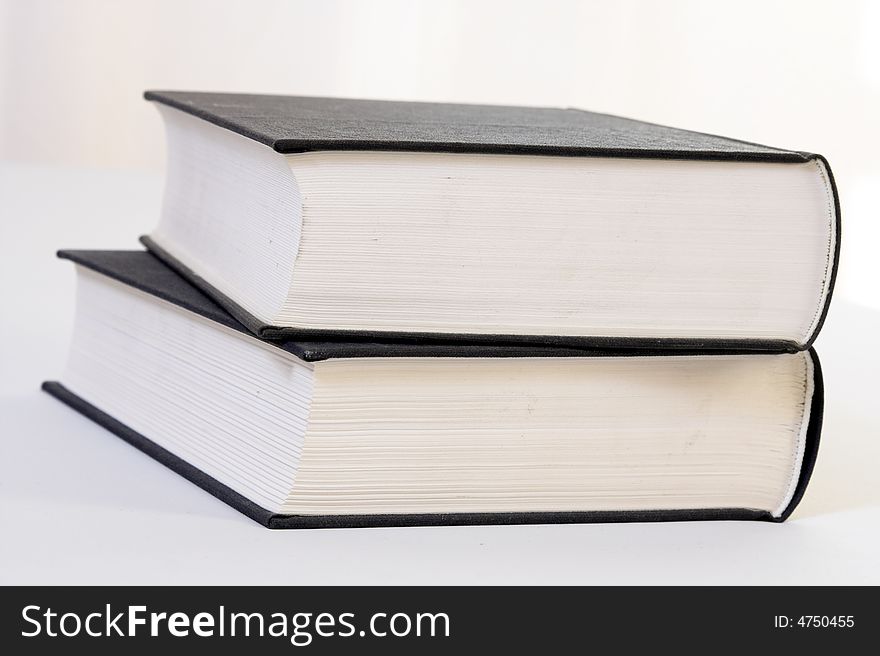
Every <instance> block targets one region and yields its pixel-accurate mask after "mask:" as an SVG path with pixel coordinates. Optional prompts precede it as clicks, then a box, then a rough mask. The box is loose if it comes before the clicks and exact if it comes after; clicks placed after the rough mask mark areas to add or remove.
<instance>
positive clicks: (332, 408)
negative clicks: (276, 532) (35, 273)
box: [44, 251, 822, 528]
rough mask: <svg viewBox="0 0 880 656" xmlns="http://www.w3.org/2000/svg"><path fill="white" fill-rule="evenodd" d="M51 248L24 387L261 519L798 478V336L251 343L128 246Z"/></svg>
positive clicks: (460, 509)
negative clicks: (762, 339)
mask: <svg viewBox="0 0 880 656" xmlns="http://www.w3.org/2000/svg"><path fill="white" fill-rule="evenodd" d="M60 256H61V257H63V258H66V259H69V260H72V261H73V262H75V263H76V264H77V271H78V291H77V314H76V322H75V331H74V337H73V343H72V347H71V355H70V360H69V363H68V366H67V369H66V372H65V373H64V375H63V378H62V380H61V382H49V383H46V384H44V389H45V390H46V391H47V392H49V393H50V394H52V395H53V396H55V397H56V398H58V399H59V400H61V401H63V402H64V403H66V404H68V405H70V406H71V407H73V408H74V409H76V410H78V411H79V412H81V413H82V414H84V415H85V416H87V417H89V418H90V419H92V420H94V421H96V422H98V423H100V424H101V425H103V426H104V427H105V428H107V429H108V430H110V431H111V432H113V433H115V434H116V435H118V436H119V437H121V438H123V439H124V440H126V441H128V442H129V443H131V444H132V445H134V446H135V447H137V448H139V449H140V450H142V451H144V452H145V453H147V454H148V455H150V456H152V457H154V458H156V459H157V460H159V461H160V462H162V463H164V464H165V465H167V466H168V467H170V468H171V469H173V470H174V471H176V472H178V473H179V474H181V475H183V476H185V477H186V478H188V479H189V480H190V481H192V482H194V483H195V484H197V485H199V486H200V487H202V488H203V489H205V490H207V491H209V492H210V493H212V494H214V495H215V496H217V497H218V498H220V499H222V500H223V501H225V502H227V503H229V504H230V505H232V506H234V507H235V508H237V509H238V510H240V511H242V512H243V513H245V514H246V515H248V516H249V517H251V518H252V519H254V520H256V521H258V522H260V523H261V524H263V525H265V526H268V527H271V528H295V527H344V526H396V525H432V524H475V523H550V522H582V521H583V522H586V521H630V520H633V521H649V520H691V519H755V520H772V521H781V520H783V519H785V518H786V517H787V516H788V515H789V514H790V513H791V512H792V510H793V509H794V507H795V506H796V505H797V503H798V501H799V500H800V499H801V497H802V495H803V493H804V490H805V488H806V485H807V481H808V480H809V477H810V473H811V471H812V466H813V462H814V459H815V456H816V450H817V448H818V441H819V432H820V428H821V419H822V376H821V372H820V368H819V362H818V360H817V358H816V354H815V352H814V351H813V350H812V349H810V350H809V351H802V352H796V353H791V354H785V353H783V354H764V353H761V354H747V355H736V356H729V355H717V354H716V355H704V354H698V353H694V352H685V351H682V352H681V353H680V354H678V355H672V356H670V355H659V354H657V353H651V352H648V351H645V352H638V351H635V352H632V351H630V352H628V355H627V356H625V357H609V355H612V354H613V353H610V352H608V351H591V350H588V349H579V348H572V347H552V346H543V345H512V344H499V345H492V346H489V345H474V344H467V343H457V342H454V341H450V342H439V341H438V342H427V343H415V342H412V343H395V342H382V341H376V340H367V339H361V340H355V339H352V340H350V341H337V342H328V341H325V342H307V341H267V340H263V339H260V338H259V337H257V336H255V335H253V334H252V333H251V332H250V331H248V330H247V329H246V328H245V327H244V326H243V325H242V324H240V323H239V322H238V321H237V320H236V319H234V318H233V317H232V316H231V315H230V314H228V313H227V312H226V311H225V310H224V309H223V308H221V307H220V306H219V305H217V304H216V303H215V302H214V301H213V300H211V299H210V298H209V297H207V296H206V295H204V294H203V293H202V292H201V291H200V290H198V289H197V288H195V287H194V286H192V285H191V284H190V283H189V282H187V281H186V280H185V279H184V278H182V277H181V276H179V275H178V274H177V273H175V272H174V271H172V270H171V269H170V268H168V267H167V266H165V265H164V264H162V263H161V262H160V261H159V260H158V259H157V258H155V257H154V256H153V255H151V254H149V253H147V252H101V251H67V252H61V253H60ZM618 355H619V354H618ZM182 503H183V502H182Z"/></svg>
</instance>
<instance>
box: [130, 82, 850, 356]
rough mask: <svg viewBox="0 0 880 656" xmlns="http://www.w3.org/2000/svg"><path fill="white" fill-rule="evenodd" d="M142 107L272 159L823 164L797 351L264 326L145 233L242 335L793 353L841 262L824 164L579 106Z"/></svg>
mask: <svg viewBox="0 0 880 656" xmlns="http://www.w3.org/2000/svg"><path fill="white" fill-rule="evenodd" d="M144 97H145V98H146V99H147V100H151V101H155V102H158V103H162V104H164V105H167V106H169V107H174V108H176V109H178V110H181V111H184V112H187V113H189V114H192V115H193V116H196V117H198V118H201V119H203V120H205V121H208V122H210V123H213V124H215V125H218V126H220V127H223V128H226V129H228V130H232V131H233V132H237V133H238V134H241V135H244V136H246V137H249V138H251V139H254V140H255V141H258V142H260V143H262V144H265V145H267V146H269V147H271V148H273V149H274V150H276V151H277V152H279V153H299V152H306V151H316V150H393V151H422V152H424V151H430V152H457V153H496V154H499V153H500V154H523V155H525V154H532V155H534V154H537V155H556V156H581V157H633V158H652V159H683V160H721V161H762V162H792V163H802V162H807V161H810V160H821V162H822V163H823V164H824V166H825V169H826V171H827V173H828V179H829V182H830V185H831V189H832V195H833V200H834V207H835V222H836V234H837V235H838V238H837V239H836V240H835V243H834V244H833V245H831V246H829V248H832V247H833V250H834V253H833V264H832V266H831V267H830V268H829V271H828V272H827V275H828V277H829V286H828V294H827V296H826V299H825V304H824V306H823V308H822V310H821V313H820V317H819V320H818V322H817V324H816V329H815V331H814V332H813V334H812V335H811V336H810V338H809V339H808V340H807V341H806V342H805V343H803V344H799V343H796V342H789V341H780V340H775V339H759V338H753V339H752V338H741V339H699V338H689V337H683V338H627V337H601V336H599V337H596V336H592V337H591V336H581V337H560V336H546V335H541V336H529V335H473V334H425V333H404V332H400V333H396V332H395V333H384V332H371V331H328V330H317V329H313V330H305V329H297V328H290V327H284V326H274V325H270V324H266V323H264V322H263V321H261V320H260V319H258V318H257V317H254V316H253V315H252V314H250V313H249V312H248V311H247V310H245V309H244V308H242V307H241V306H240V305H239V304H238V303H236V302H235V301H233V300H232V299H230V298H229V297H228V296H226V295H225V294H223V293H222V292H220V291H219V290H217V289H216V288H215V287H214V286H212V285H211V284H210V283H208V282H207V281H206V280H204V279H203V278H201V277H200V276H199V275H198V274H197V273H195V272H194V271H192V270H191V269H189V268H188V267H187V266H185V265H183V264H182V263H181V262H179V261H178V260H177V259H176V258H175V257H174V256H172V255H171V254H169V253H168V252H167V251H165V250H164V249H162V248H161V247H160V246H159V245H158V244H156V243H155V242H154V241H153V240H152V239H150V238H149V237H142V238H141V241H142V242H143V243H144V245H145V246H146V247H147V248H149V249H150V250H151V251H153V252H154V253H155V254H156V255H157V256H158V257H160V258H161V259H162V260H163V261H164V262H165V263H166V264H168V265H169V266H171V267H173V268H174V269H175V270H177V272H178V273H179V274H181V275H182V276H184V277H186V278H187V279H188V280H189V281H190V282H192V283H193V284H195V285H197V286H198V287H200V288H201V289H202V290H204V291H205V292H206V293H207V294H208V295H210V296H211V298H213V299H214V300H215V301H216V302H217V303H219V304H220V305H222V306H223V307H224V308H225V309H226V310H227V311H228V312H229V313H230V314H232V315H233V316H234V317H235V318H236V319H237V320H238V321H240V322H241V323H243V324H244V325H245V326H246V327H247V328H248V329H250V330H251V332H253V333H255V334H256V335H259V336H260V337H263V338H266V339H279V340H288V339H294V340H318V341H324V340H330V341H336V340H343V341H345V340H349V339H350V340H354V341H361V340H383V339H391V340H396V341H406V340H418V341H422V340H433V341H449V342H473V343H478V344H497V343H510V344H551V345H556V346H568V347H574V348H596V349H608V348H612V349H628V348H632V349H649V350H650V349H662V350H671V349H674V350H676V351H678V350H684V351H707V352H708V351H712V352H739V353H747V352H769V353H794V352H797V351H800V350H804V349H806V348H809V347H810V346H811V345H812V343H813V341H814V340H815V338H816V336H817V335H818V333H819V331H820V330H821V328H822V324H823V323H824V321H825V316H826V315H827V313H828V307H829V305H830V303H831V296H832V292H833V289H834V282H835V279H836V276H837V262H838V259H839V254H840V237H839V235H840V203H839V201H838V196H837V188H836V186H835V182H834V176H833V175H832V173H831V168H830V166H829V165H828V162H827V161H826V160H825V158H823V157H822V156H821V155H817V154H815V153H808V152H801V151H794V150H786V149H782V148H774V147H771V146H764V145H760V144H754V143H749V142H746V141H740V140H737V139H729V138H726V137H720V136H716V135H710V134H703V133H700V132H692V131H689V130H680V129H677V128H671V127H667V126H662V125H657V124H654V123H645V122H643V121H636V120H633V119H628V118H622V117H619V116H612V115H609V114H600V113H596V112H588V111H584V110H580V109H571V108H569V109H559V108H543V107H511V106H496V105H457V104H448V103H425V102H392V101H380V100H352V99H344V98H317V97H302V96H271V95H254V94H235V93H205V92H190V91H147V92H146V93H145V94H144Z"/></svg>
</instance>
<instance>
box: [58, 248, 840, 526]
mask: <svg viewBox="0 0 880 656" xmlns="http://www.w3.org/2000/svg"><path fill="white" fill-rule="evenodd" d="M59 257H62V258H64V259H69V260H71V261H73V262H75V263H77V264H79V265H81V266H84V267H86V268H88V269H91V270H93V271H96V272H98V273H101V274H103V275H106V276H108V277H110V278H113V279H115V280H118V281H120V282H122V283H124V284H127V285H130V286H132V287H134V288H137V289H140V290H141V291H144V292H146V293H148V294H151V295H153V296H156V297H157V298H161V299H163V300H165V301H168V302H170V303H174V304H175V305H178V306H180V307H182V308H184V309H186V310H189V311H191V312H194V313H196V314H199V315H201V316H203V317H206V318H208V319H210V320H212V321H216V322H217V323H219V324H221V325H224V326H227V327H229V328H233V329H235V330H238V331H240V332H244V333H246V334H247V333H248V331H247V330H246V329H245V328H244V327H243V326H242V325H241V324H239V323H238V322H237V321H236V320H235V319H234V318H233V317H231V316H230V315H229V314H228V313H226V312H225V311H224V310H223V309H222V308H221V307H220V306H218V305H217V304H216V303H214V302H213V301H212V300H211V299H210V298H208V297H207V296H205V295H204V294H203V293H202V292H201V291H199V290H198V289H196V288H195V287H193V286H192V285H190V284H189V283H188V282H187V281H186V280H184V279H183V278H181V277H180V276H178V275H177V274H176V273H175V272H174V271H172V270H171V269H169V268H168V267H166V266H164V265H163V264H162V263H161V262H160V261H159V260H157V259H156V258H155V257H154V256H152V255H151V254H149V253H146V252H143V251H60V252H59ZM274 345H275V346H276V347H277V348H281V349H284V350H286V351H288V352H290V353H292V354H294V355H296V356H298V357H300V358H302V359H304V360H307V361H317V360H324V359H328V358H339V357H346V358H349V357H452V356H454V357H553V356H556V357H563V356H564V357H576V356H582V357H586V356H591V357H596V356H609V357H611V356H615V355H620V354H619V353H614V352H610V351H591V350H580V349H569V348H554V347H551V346H543V347H539V346H522V345H520V346H517V345H496V346H480V345H472V344H471V345H466V344H456V343H447V344H443V343H425V344H415V343H412V344H406V343H403V344H401V343H393V342H329V343H316V342H285V343H274ZM626 354H628V355H637V354H638V355H649V354H661V355H668V353H665V352H653V353H651V352H647V351H646V352H642V353H638V352H632V351H629V352H627V353H626ZM810 357H811V358H812V361H813V372H814V384H813V390H814V391H813V398H812V402H811V408H810V420H809V424H808V427H807V434H806V444H805V449H804V457H803V463H802V465H801V471H800V475H799V478H798V483H797V487H796V490H795V493H794V496H793V497H792V500H791V502H790V504H789V505H788V507H787V508H786V509H785V511H784V512H783V513H782V515H781V516H780V517H773V516H772V515H771V514H770V513H768V512H765V511H757V510H753V509H747V508H742V509H736V508H732V509H731V508H714V509H713V508H708V509H695V510H662V511H616V512H537V513H535V512H528V513H450V514H394V515H344V516H302V515H279V514H273V513H271V512H269V511H268V510H266V509H264V508H261V507H260V506H258V505H256V504H254V503H253V502H251V501H250V500H248V499H247V498H245V497H243V496H242V495H240V494H238V493H237V492H235V491H234V490H232V489H230V488H229V487H227V486H225V485H223V484H222V483H220V482H219V481H217V480H216V479H214V478H212V477H211V476H208V475H207V474H205V473H204V472H202V471H200V470H199V469H197V468H195V467H193V466H192V465H190V464H189V463H187V462H186V461H185V460H182V459H181V458H179V457H177V456H175V455H174V454H172V453H171V452H169V451H167V450H166V449H164V448H162V447H160V446H159V445H158V444H156V443H155V442H153V441H151V440H150V439H148V438H146V437H144V436H143V435H141V434H139V433H137V432H135V431H133V430H131V429H130V428H128V427H127V426H125V425H124V424H122V423H121V422H119V421H117V420H116V419H114V418H113V417H111V416H110V415H107V414H106V413H104V412H102V411H101V410H100V409H99V408H97V407H95V406H93V405H91V404H90V403H88V402H87V401H85V400H83V399H82V398H80V397H78V396H77V395H76V394H74V393H73V392H72V391H70V390H68V389H67V388H65V387H64V386H63V385H62V384H61V383H58V382H45V383H43V390H44V391H46V392H47V393H49V394H51V395H52V396H54V397H55V398H57V399H58V400H59V401H61V402H63V403H65V404H66V405H68V406H70V407H71V408H73V409H74V410H76V411H77V412H80V413H81V414H83V415H84V416H86V417H88V418H89V419H91V420H92V421H94V422H96V423H98V424H100V425H101V426H103V427H104V428H106V429H107V430H109V431H110V432H111V433H113V434H115V435H117V436H118V437H120V438H122V439H123V440H125V441H126V442H128V443H129V444H131V445H132V446H134V447H136V448H137V449H139V450H141V451H143V452H144V453H146V454H147V455H149V456H150V457H152V458H154V459H155V460H157V461H159V462H161V463H162V464H164V465H165V466H167V467H168V468H169V469H171V470H173V471H175V472H177V473H178V474H180V475H181V476H183V477H184V478H186V479H187V480H189V481H190V482H192V483H195V484H196V485H198V486H199V487H201V488H202V489H204V490H206V491H207V492H209V493H211V494H213V495H214V496H216V497H217V498H218V499H220V500H221V501H224V502H226V503H227V504H229V505H230V506H232V507H233V508H235V509H237V510H239V511H240V512H242V513H243V514H245V515H247V516H248V517H250V518H251V519H253V520H254V521H257V522H259V523H260V524H262V525H264V526H266V527H268V528H348V527H370V526H437V525H466V524H555V523H582V522H630V521H632V522H643V521H693V520H719V519H725V520H763V521H776V522H781V521H784V520H785V519H786V518H787V517H788V516H789V515H790V514H791V513H792V512H793V511H794V509H795V507H796V506H797V504H798V503H799V502H800V500H801V498H802V497H803V495H804V492H805V490H806V487H807V483H808V482H809V479H810V476H811V474H812V471H813V466H814V463H815V460H816V454H817V452H818V448H819V436H820V433H821V427H822V413H823V403H824V390H823V383H822V371H821V368H820V363H819V359H818V356H817V354H816V352H815V350H813V349H812V348H811V349H810Z"/></svg>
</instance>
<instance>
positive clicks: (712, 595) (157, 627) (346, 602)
mask: <svg viewBox="0 0 880 656" xmlns="http://www.w3.org/2000/svg"><path fill="white" fill-rule="evenodd" d="M0 594H2V605H0V613H2V615H0V627H2V643H0V644H2V646H3V647H4V648H7V649H6V651H5V653H31V652H34V651H37V650H39V651H40V652H42V651H43V650H44V649H46V648H47V647H49V648H53V651H54V650H55V649H57V650H58V651H59V652H60V651H61V650H63V649H68V648H69V649H75V648H79V647H84V648H87V649H88V650H89V653H93V654H102V653H108V654H110V653H113V654H118V653H120V649H125V648H127V647H129V646H135V645H137V646H141V645H144V646H147V647H151V648H155V649H160V648H161V649H162V650H163V652H165V653H175V652H174V649H175V648H177V649H179V650H180V651H181V652H183V651H184V650H186V651H187V652H191V650H192V649H193V648H194V647H195V648H198V647H211V648H215V647H218V646H223V645H225V644H227V643H228V644H229V645H230V646H237V647H242V648H246V649H254V648H256V649H258V650H259V653H294V652H298V651H306V652H309V653H339V652H340V651H342V650H345V649H351V650H361V649H363V648H370V649H381V650H382V651H383V652H386V653H441V652H444V653H446V652H448V651H449V650H451V649H454V648H468V647H478V646H483V645H485V646H491V647H493V648H510V649H516V650H517V651H522V650H526V649H536V650H546V649H548V648H557V649H563V648H569V649H570V648H571V647H573V646H580V648H581V649H584V650H587V649H591V648H603V647H607V645H609V644H611V645H614V647H615V648H627V647H636V646H643V645H644V644H645V640H646V639H647V640H649V641H651V642H652V643H653V644H655V645H656V646H657V647H663V648H664V649H673V650H674V649H678V648H680V647H684V646H688V647H693V648H703V649H705V650H706V651H707V652H711V651H715V650H717V648H718V647H724V648H725V650H726V649H729V648H731V647H736V646H742V648H743V649H748V650H749V651H748V653H752V652H753V651H754V650H755V649H756V648H759V649H764V648H767V649H770V648H780V649H782V648H790V647H795V646H804V645H809V646H810V647H813V648H822V647H825V648H829V649H832V648H847V647H852V648H855V647H856V646H858V645H863V644H870V643H866V642H865V640H866V638H875V639H876V637H877V636H878V628H877V626H878V603H877V599H876V590H875V589H874V588H815V587H813V588H718V587H715V588H657V587H652V588H636V587H632V588H626V587H620V588H538V587H534V588H523V587H517V588H443V587H441V588H424V587H420V588H350V587H339V588H308V587H302V588H282V587H276V588H255V587H241V588H236V587H218V588H149V587H144V588H122V587H120V588H114V587H93V588H76V587H70V588H3V589H2V593H0ZM609 640H611V641H612V642H611V643H609V642H608V641H609ZM53 643H54V644H53ZM9 647H12V648H13V649H14V651H9V650H8V648H9ZM169 650H170V651H169ZM414 650H418V651H414ZM538 653H541V652H538Z"/></svg>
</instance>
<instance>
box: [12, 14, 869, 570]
mask: <svg viewBox="0 0 880 656" xmlns="http://www.w3.org/2000/svg"><path fill="white" fill-rule="evenodd" d="M146 88H171V89H188V90H216V91H242V92H244V91H249V92H267V93H290V94H300V95H330V96H355V97H371V98H389V99H408V100H437V101H456V102H489V103H510V104H528V105H554V106H576V107H582V108H586V109H594V110H598V111H604V112H610V113H616V114H622V115H625V116H632V117H635V118H641V119H644V120H648V121H653V122H658V123H666V124H670V125H675V126H678V127H686V128H690V129H696V130H702V131H706V132H712V133H720V134H725V135H729V136H733V137H737V138H741V139H745V140H749V141H757V142H763V143H770V144H772V145H775V146H782V147H789V148H795V149H801V150H809V151H814V152H821V153H823V154H824V155H826V156H827V157H828V159H829V160H830V162H831V165H832V167H833V169H834V172H835V174H836V176H837V181H838V186H839V188H840V193H841V199H842V205H843V216H844V230H843V233H844V234H843V236H844V248H843V259H842V267H841V275H840V279H839V283H838V287H837V292H836V296H835V300H834V302H833V304H832V308H831V314H830V316H829V319H828V322H827V324H826V329H825V331H824V332H823V334H822V335H821V336H820V338H819V340H818V341H817V346H818V350H819V353H820V355H821V356H822V362H823V365H824V369H825V376H826V385H827V391H826V403H827V406H826V422H825V431H824V433H823V438H822V439H823V442H822V447H821V450H820V457H819V460H818V465H817V468H816V472H815V474H814V478H813V482H812V483H811V486H810V488H809V489H808V491H807V495H806V497H805V499H804V501H803V503H802V504H801V506H800V507H799V508H798V510H797V511H796V513H795V515H794V516H793V518H792V519H791V520H790V521H789V522H787V523H786V524H783V525H773V524H761V523H735V522H734V523H730V522H725V523H691V524H641V525H639V524H633V525H589V526H535V527H462V528H425V529H370V530H327V531H287V532H278V531H275V532H272V531H268V530H265V529H263V528H261V527H259V526H258V525H256V524H254V523H252V522H250V520H247V519H245V518H244V517H242V516H240V515H238V514H237V513H236V512H235V511H233V510H231V509H229V508H228V507H226V506H225V505H223V504H222V503H221V502H219V501H217V500H215V499H214V498H213V497H211V496H209V495H207V494H206V493H204V492H202V491H200V490H199V489H197V488H196V487H194V486H192V485H190V484H189V483H187V482H186V481H184V480H183V479H180V478H179V477H177V476H176V475H175V474H173V473H171V472H170V471H168V470H165V469H164V468H163V467H162V466H160V465H158V464H156V463H154V462H153V461H151V460H150V459H148V458H147V457H145V456H143V455H142V454H140V453H139V452H137V451H135V450H134V449H132V448H131V447H128V446H127V445H125V444H124V443H123V442H121V441H120V440H118V439H116V438H115V437H113V436H111V435H110V434H109V433H106V432H105V431H103V430H102V429H100V428H98V427H96V426H94V425H93V424H91V423H90V422H88V421H87V420H85V419H83V418H81V417H80V416H78V415H76V414H75V413H73V412H72V411H70V410H68V409H67V408H65V407H64V406H62V405H60V404H58V403H57V402H55V401H54V400H53V399H50V398H49V397H47V396H45V395H43V394H41V393H40V392H38V387H39V383H40V382H41V381H42V380H43V379H46V378H54V377H57V376H58V375H59V374H60V372H61V370H62V368H63V365H64V360H65V357H66V350H67V342H68V337H69V330H70V326H71V320H72V314H73V296H72V294H73V271H72V267H71V266H70V265H69V264H67V263H61V262H58V261H55V260H54V259H53V253H54V251H55V250H56V249H57V248H59V247H78V248H119V247H121V248H135V247H137V242H136V237H137V236H138V235H139V234H142V233H145V232H148V231H149V230H150V229H151V227H152V226H153V224H154V223H155V221H156V220H157V217H158V211H159V205H160V202H161V193H162V167H163V148H164V145H163V135H162V131H161V124H160V122H159V119H158V116H157V114H156V112H155V110H154V109H152V108H151V107H150V106H149V105H148V104H147V103H145V102H144V101H143V100H141V93H142V92H143V90H144V89H146ZM878 116H880V3H877V2H869V1H864V2H856V1H841V2H834V3H830V2H805V1H795V0H792V1H791V2H772V1H768V0H762V1H758V2H754V1H745V2H743V1H741V2H737V3H714V2H713V3H710V2H704V1H699V0H694V1H691V2H682V1H666V2H650V1H647V0H646V1H644V2H635V1H628V2H627V1H620V2H574V1H569V2H540V3H536V2H527V3H518V2H513V1H511V0H507V1H506V2H479V1H470V2H442V1H440V0H438V1H436V2H431V3H427V2H414V1H408V0H401V1H399V2H340V1H336V2H326V1H325V2H312V3H306V2H259V1H251V2H239V1H233V0H220V1H218V0H215V1H213V2H208V1H198V2H197V1H193V0H176V1H167V2H143V3H136V2H112V1H109V0H108V1H106V2H98V1H82V2H62V1H58V2H48V1H42V0H40V1H28V2H25V1H21V2H15V1H0V158H2V162H0V244H2V246H3V253H2V256H0V293H2V299H0V308H2V313H3V314H2V317H0V526H2V539H0V583H12V582H18V583H65V582H84V583H104V582H106V583H195V582H200V583H224V582H230V583H274V582H277V583H293V582H301V583H361V582H372V583H429V582H435V583H489V582H492V583H698V584H700V583H704V584H717V583H875V584H876V583H880V561H878V555H877V554H878V553H880V484H878V480H880V477H878V474H877V471H878V467H880V415H878V412H877V405H878V391H880V386H878V384H877V382H876V380H877V375H876V372H877V371H880V355H878V353H877V352H876V351H874V350H872V349H871V348H870V345H873V344H875V343H876V342H877V339H878V335H880V258H878V257H877V255H876V254H877V252H878V246H880V244H878V240H880V221H878V220H877V219H878V217H877V216H876V215H877V211H878V193H877V191H878V188H880V158H878V156H877V151H878V147H880V139H878V134H880V132H878V127H877V117H878ZM866 346H867V347H868V348H867V349H866Z"/></svg>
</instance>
